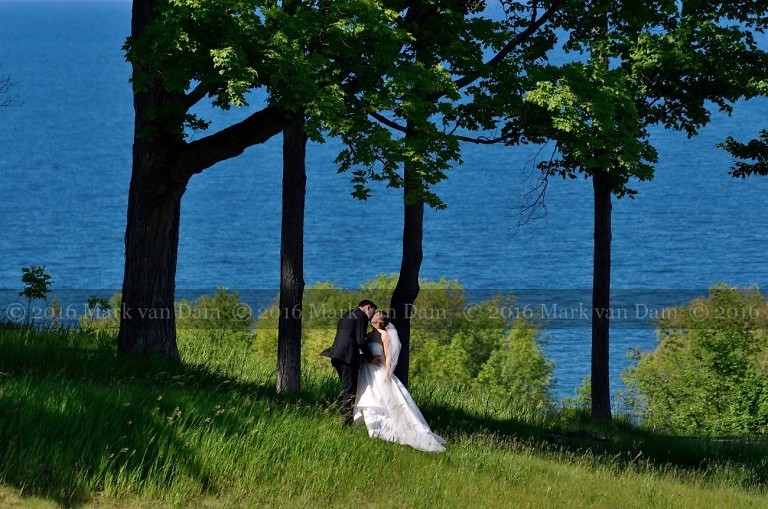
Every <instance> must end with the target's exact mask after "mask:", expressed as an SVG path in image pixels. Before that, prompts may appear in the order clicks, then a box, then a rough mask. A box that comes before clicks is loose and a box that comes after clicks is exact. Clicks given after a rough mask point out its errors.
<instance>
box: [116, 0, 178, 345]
mask: <svg viewBox="0 0 768 509" xmlns="http://www.w3.org/2000/svg"><path fill="white" fill-rule="evenodd" d="M154 8H155V0H134V2H133V13H132V18H131V36H132V37H134V38H138V37H140V36H141V35H142V34H143V32H144V28H145V27H146V26H147V25H148V24H149V23H150V22H151V21H152V18H153V17H154V15H155V11H154ZM154 73H155V70H154V69H151V68H138V67H137V66H134V69H133V77H134V96H133V97H134V99H133V104H134V111H135V127H134V138H133V167H132V172H131V184H130V189H129V194H128V218H127V224H126V229H125V272H124V275H123V289H122V292H123V293H122V306H121V316H120V332H119V334H118V337H117V349H118V352H120V353H122V354H139V355H152V354H159V355H163V356H167V357H174V358H178V357H179V351H178V348H177V346H176V317H175V314H174V307H173V298H174V292H175V289H176V261H177V254H178V245H179V216H180V209H181V197H182V196H183V195H184V191H185V190H186V184H187V181H188V177H184V176H182V174H181V172H180V169H179V167H178V163H177V161H178V160H179V156H180V152H179V150H178V149H179V148H180V147H181V146H182V145H183V140H182V138H181V133H180V132H175V133H173V132H170V133H169V132H167V131H165V130H163V129H162V128H159V127H160V126H161V125H162V122H164V121H166V120H167V119H158V120H153V119H156V118H157V116H156V115H154V114H152V113H153V112H157V111H159V110H160V109H161V108H163V107H164V106H166V105H167V104H168V103H170V102H174V101H179V97H178V96H177V95H172V94H169V93H168V92H166V91H165V90H164V87H163V86H162V84H161V83H159V82H158V81H157V80H153V82H152V83H151V84H150V85H149V86H148V87H146V88H144V89H137V88H136V82H137V80H136V78H137V77H138V76H140V75H142V74H148V75H153V74H154ZM179 120H181V119H179ZM153 122H154V123H153ZM179 125H181V124H180V123H179ZM150 133H151V134H150Z"/></svg>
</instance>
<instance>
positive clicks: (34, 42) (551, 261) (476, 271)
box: [0, 1, 768, 395]
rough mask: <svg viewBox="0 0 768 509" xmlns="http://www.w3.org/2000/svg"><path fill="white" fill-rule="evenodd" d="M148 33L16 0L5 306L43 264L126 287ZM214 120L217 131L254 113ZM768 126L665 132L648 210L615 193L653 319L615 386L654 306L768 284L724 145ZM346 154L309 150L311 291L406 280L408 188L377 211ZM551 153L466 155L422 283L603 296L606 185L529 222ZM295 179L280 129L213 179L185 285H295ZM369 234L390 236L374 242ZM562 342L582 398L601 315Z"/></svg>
mask: <svg viewBox="0 0 768 509" xmlns="http://www.w3.org/2000/svg"><path fill="white" fill-rule="evenodd" d="M129 27H130V3H129V2H67V1H59V2H0V63H1V64H2V68H0V74H7V75H10V76H11V77H12V79H13V81H14V82H15V86H14V88H13V94H14V95H16V96H17V101H16V104H15V105H14V106H13V107H10V108H6V109H3V110H0V125H1V126H2V129H0V218H1V219H2V228H0V288H4V289H6V295H15V293H16V292H18V290H19V289H20V286H21V283H20V277H21V267H23V266H28V265H32V264H35V265H46V267H47V271H48V272H49V273H50V274H52V275H53V278H54V280H55V286H54V292H53V293H54V294H55V293H56V291H57V290H61V289H88V291H89V293H99V294H101V295H103V296H109V295H111V293H112V292H114V291H117V290H116V289H119V288H120V287H121V284H122V271H123V255H124V251H123V249H124V246H123V235H124V230H125V215H126V205H127V190H128V183H129V179H130V171H131V144H132V136H133V125H132V123H133V105H132V97H131V89H130V84H129V83H128V78H129V76H130V66H129V65H128V64H127V63H126V62H125V60H124V56H123V53H122V51H121V45H122V44H123V42H124V40H125V37H126V35H127V34H128V32H129ZM201 111H202V113H204V114H205V115H207V116H208V117H209V118H211V119H212V120H213V121H214V125H213V128H214V129H216V128H218V127H220V126H223V125H226V122H229V121H231V120H230V119H239V118H242V117H243V116H244V115H246V113H247V112H245V111H234V112H230V113H231V114H230V113H227V114H223V113H221V112H214V111H210V109H208V108H204V109H202V110H201ZM766 118H768V102H766V101H752V102H749V103H740V104H738V105H737V106H736V109H735V111H734V114H733V115H732V116H731V117H728V116H726V115H723V114H719V113H715V114H714V115H713V118H712V122H711V124H710V125H709V126H708V127H707V128H706V129H703V130H702V132H701V134H700V135H699V136H697V137H695V138H693V139H690V140H689V139H686V137H685V136H684V135H681V134H678V133H669V132H664V131H663V130H661V129H656V130H654V131H653V136H652V142H653V143H654V144H655V146H656V147H657V148H658V150H659V164H658V166H657V171H656V177H655V179H654V180H653V181H652V182H645V183H638V184H637V185H636V189H637V190H638V191H639V193H638V195H637V198H636V199H634V200H632V199H628V198H625V199H621V200H618V201H614V216H613V224H614V228H613V240H614V243H613V246H614V249H613V276H612V285H613V288H615V289H616V296H617V300H616V302H619V303H621V305H622V306H626V309H628V310H630V313H634V315H633V316H632V318H634V320H629V321H624V322H622V321H621V320H618V321H617V323H615V324H614V327H613V329H612V338H611V340H612V350H611V351H612V370H611V373H612V379H613V381H614V388H616V387H619V386H620V384H619V381H618V376H619V374H620V373H621V371H623V370H624V369H625V368H626V366H627V365H628V363H629V360H628V359H627V358H626V357H625V354H626V352H627V351H629V349H630V348H631V347H633V346H636V347H639V348H641V349H644V350H647V349H651V348H653V347H654V345H655V338H654V329H653V327H652V326H650V325H648V319H649V318H650V317H649V316H641V315H642V313H641V311H643V308H638V307H637V304H638V302H646V301H644V300H640V301H639V300H638V299H639V298H640V297H639V296H640V295H651V297H650V299H651V300H654V301H657V303H658V304H660V305H669V304H679V303H682V302H685V301H686V300H687V299H689V298H690V296H692V295H700V294H703V293H705V292H706V289H707V288H708V287H709V286H710V285H712V284H713V283H716V282H724V283H728V284H730V285H736V286H740V287H742V286H747V285H751V284H756V285H758V286H760V287H761V288H766V286H768V267H767V266H766V252H768V213H766V209H767V205H768V179H767V178H762V179H761V178H753V179H749V180H737V179H733V178H731V177H730V176H728V169H729V166H730V164H731V159H730V157H729V156H728V154H726V153H725V152H723V151H721V150H719V149H717V148H716V146H715V145H716V143H718V142H719V141H722V140H723V139H724V138H725V137H726V136H728V135H732V136H734V137H736V138H737V139H741V140H745V139H748V138H752V137H754V136H755V135H756V134H757V133H758V131H759V130H760V129H761V128H764V127H768V125H766ZM339 148H340V147H339V145H338V143H336V142H334V141H332V140H331V141H329V142H328V143H327V144H323V145H318V144H311V145H310V146H309V149H308V155H307V173H308V184H307V203H306V214H307V216H306V247H305V280H306V282H307V284H312V283H314V282H318V281H333V282H334V283H336V284H338V285H340V286H345V287H357V286H359V285H360V283H362V282H364V281H366V280H368V279H371V278H373V277H375V276H376V275H377V274H382V273H393V272H397V271H398V270H399V266H400V249H399V243H400V236H401V230H402V219H401V196H400V194H399V192H398V191H397V190H392V189H385V188H383V187H374V192H373V195H372V197H371V199H370V200H369V201H367V202H360V201H356V200H355V199H353V198H352V197H351V195H350V193H351V190H352V186H351V184H350V182H349V176H348V175H344V174H338V173H337V172H336V168H335V165H334V162H333V160H334V158H335V155H336V154H337V152H338V150H339ZM550 152H551V149H550V151H548V150H547V149H544V150H542V151H539V149H538V148H534V147H520V148H514V147H487V146H466V147H465V150H464V152H463V154H464V163H463V164H462V165H460V166H457V167H456V168H454V169H453V170H451V171H450V175H449V179H448V180H447V181H445V182H443V183H441V184H439V185H438V186H437V187H436V191H438V193H439V194H440V196H441V197H442V198H443V200H444V201H445V202H446V203H447V205H448V208H447V209H446V210H442V211H431V210H430V211H428V212H427V213H426V217H425V224H424V263H423V267H422V276H423V277H425V278H428V279H437V278H439V277H441V276H445V277H447V278H449V279H458V280H459V281H460V282H461V283H462V284H463V285H464V286H465V287H466V288H468V289H471V290H473V291H477V292H479V293H481V294H487V293H492V292H493V291H495V290H502V291H510V292H512V293H516V294H518V295H520V298H521V303H526V302H527V303H530V304H531V305H532V306H536V305H537V303H540V302H547V303H549V304H548V305H550V306H551V304H552V302H555V301H556V302H560V301H561V300H562V301H563V302H569V303H573V302H576V301H577V300H578V298H576V296H584V295H586V296H587V302H588V296H589V293H588V292H589V289H590V287H591V281H592V195H591V193H592V188H591V183H590V182H589V181H585V180H574V181H567V182H566V181H562V180H559V179H554V178H553V179H552V180H551V181H550V182H549V186H548V189H547V194H546V198H545V205H546V214H540V215H542V216H543V217H540V218H537V219H533V220H531V221H528V222H527V223H525V224H524V225H522V226H521V227H520V228H519V229H518V228H516V225H517V223H518V220H519V217H520V208H519V205H520V202H521V199H522V198H523V197H524V196H525V195H526V193H528V192H529V191H530V190H531V189H532V188H533V187H534V185H535V184H536V181H537V172H536V171H535V168H534V165H535V162H536V161H537V160H541V159H542V158H547V157H549V154H550ZM280 186H281V140H280V139H279V137H278V138H276V139H273V140H271V141H270V142H269V143H266V144H264V145H261V146H257V147H253V148H251V149H249V150H247V151H246V153H245V154H244V155H243V156H242V157H240V158H237V159H236V160H231V161H227V162H225V163H222V164H220V165H217V166H216V167H213V168H211V169H209V170H207V171H206V172H205V173H203V174H201V175H197V176H195V177H194V178H193V179H192V181H191V183H190V185H189V188H188V191H187V193H186V196H185V198H184V202H183V206H182V220H181V238H180V243H179V263H178V273H177V286H178V287H179V288H180V289H187V290H195V291H198V290H201V291H211V290H212V289H214V288H216V287H218V286H226V287H228V288H231V289H240V290H248V289H256V290H268V291H269V292H270V293H274V292H276V289H277V288H278V285H279V274H280V267H279V252H280V245H279V242H280ZM362 223H365V224H370V225H372V227H370V228H367V229H365V230H363V231H362V232H360V231H359V230H360V225H361V224H362ZM9 292H10V293H9ZM542 292H543V293H542ZM542 295H543V296H544V297H542ZM579 298H580V297H579ZM542 299H543V300H542ZM574 299H575V300H574ZM547 309H552V308H551V307H549V308H547ZM3 312H4V310H3V309H0V313H3ZM545 332H546V343H545V351H546V353H547V354H548V355H549V356H551V357H552V358H553V359H554V360H555V362H556V371H555V375H556V377H557V378H558V380H559V383H558V386H557V393H558V394H560V395H564V394H565V395H567V394H571V393H572V392H573V388H574V387H575V386H577V385H579V384H580V382H581V380H582V379H583V378H584V377H585V376H586V375H588V373H589V343H590V330H589V324H588V321H587V322H584V321H577V322H572V321H559V320H557V319H554V320H552V321H551V323H550V326H549V328H547V330H546V331H545Z"/></svg>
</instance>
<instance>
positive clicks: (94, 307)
mask: <svg viewBox="0 0 768 509" xmlns="http://www.w3.org/2000/svg"><path fill="white" fill-rule="evenodd" d="M121 301H122V297H121V295H120V294H119V293H116V294H114V295H113V296H112V297H111V298H110V299H109V300H107V299H102V298H99V297H97V296H95V295H94V296H92V297H91V298H89V299H88V311H87V312H86V314H84V315H83V316H81V317H80V319H79V322H80V327H82V328H84V329H116V328H118V327H119V326H120V309H121V308H122V304H121ZM174 312H175V314H176V328H177V330H178V331H179V332H180V333H182V332H184V331H191V332H194V331H206V333H207V334H209V335H210V336H211V337H217V338H219V339H234V340H241V341H245V340H247V339H248V338H249V337H250V330H251V328H252V327H253V323H254V319H253V312H252V310H251V307H250V306H249V305H248V304H247V303H246V302H243V301H242V300H241V299H240V295H239V293H238V292H237V291H232V292H230V291H229V290H227V289H226V288H223V287H220V288H217V289H216V291H215V292H214V293H213V295H201V296H200V297H198V298H197V299H195V300H194V301H190V300H187V299H181V300H180V301H177V302H176V303H174Z"/></svg>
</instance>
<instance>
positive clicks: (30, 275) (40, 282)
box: [19, 265, 53, 324]
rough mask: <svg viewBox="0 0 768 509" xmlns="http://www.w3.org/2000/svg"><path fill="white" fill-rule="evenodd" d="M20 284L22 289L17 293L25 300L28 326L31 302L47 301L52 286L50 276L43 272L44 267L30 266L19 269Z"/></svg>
mask: <svg viewBox="0 0 768 509" xmlns="http://www.w3.org/2000/svg"><path fill="white" fill-rule="evenodd" d="M21 282H22V283H24V289H23V290H22V291H20V292H19V297H26V298H27V313H26V320H25V323H26V324H29V322H30V321H31V319H32V315H31V309H30V308H31V306H32V301H33V300H38V299H42V300H47V299H48V292H49V291H50V286H51V285H52V284H53V280H52V279H51V276H50V275H49V274H47V273H46V272H45V265H43V266H42V267H38V266H37V265H32V266H30V267H23V268H22V269H21Z"/></svg>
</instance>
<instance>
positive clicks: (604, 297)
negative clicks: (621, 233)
mask: <svg viewBox="0 0 768 509" xmlns="http://www.w3.org/2000/svg"><path fill="white" fill-rule="evenodd" d="M592 186H593V190H594V200H595V240H594V258H593V275H592V376H591V378H592V383H591V392H592V420H593V421H594V422H607V421H610V420H611V389H610V377H609V371H608V365H609V358H610V355H609V343H610V320H609V317H610V306H611V194H612V192H611V185H610V176H609V175H607V174H605V173H603V172H598V173H595V174H594V175H593V177H592Z"/></svg>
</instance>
